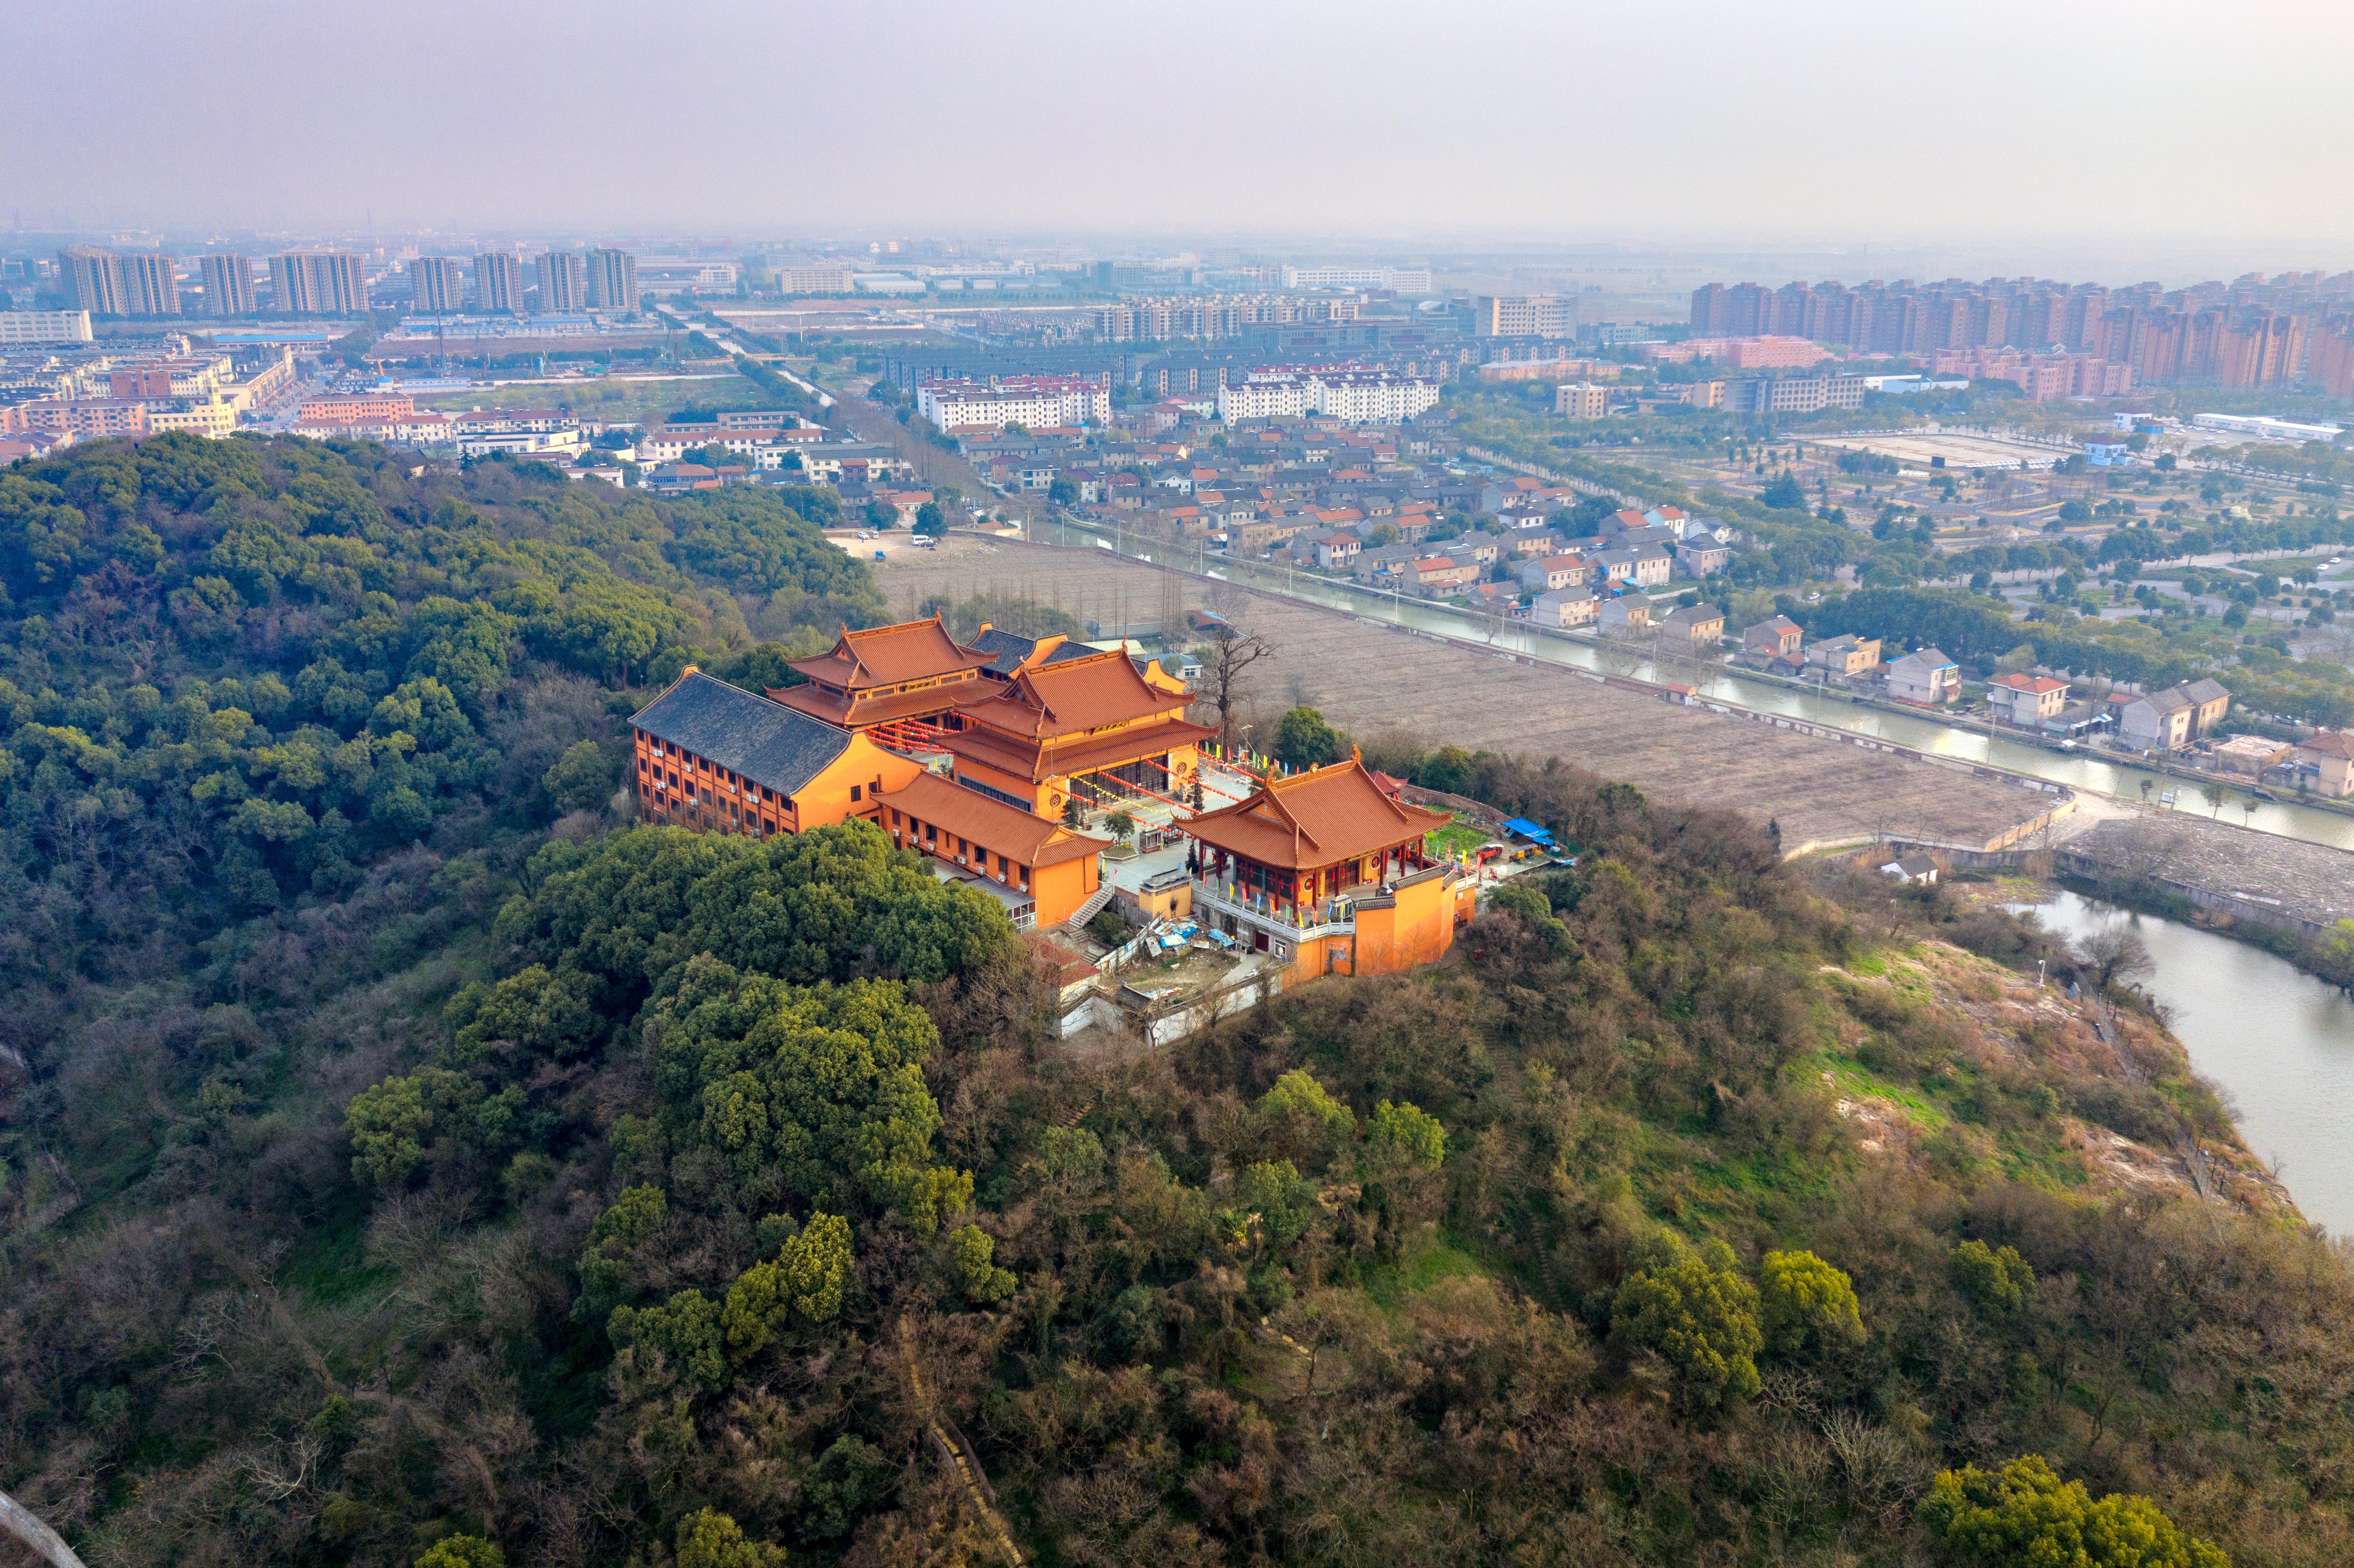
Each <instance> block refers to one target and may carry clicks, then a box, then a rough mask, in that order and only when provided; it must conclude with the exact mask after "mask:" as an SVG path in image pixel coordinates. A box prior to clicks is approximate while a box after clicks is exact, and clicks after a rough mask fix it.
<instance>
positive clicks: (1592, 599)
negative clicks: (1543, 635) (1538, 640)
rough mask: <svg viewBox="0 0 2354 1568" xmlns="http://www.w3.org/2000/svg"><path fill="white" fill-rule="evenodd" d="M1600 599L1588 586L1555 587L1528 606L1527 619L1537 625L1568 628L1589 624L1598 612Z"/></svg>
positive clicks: (1592, 622) (1591, 623)
mask: <svg viewBox="0 0 2354 1568" xmlns="http://www.w3.org/2000/svg"><path fill="white" fill-rule="evenodd" d="M1600 608H1601V600H1600V599H1598V598H1597V597H1596V594H1595V592H1594V590H1593V589H1592V588H1557V589H1555V590H1553V592H1551V593H1542V594H1539V595H1538V596H1537V597H1536V599H1535V600H1534V602H1532V604H1531V605H1530V606H1529V616H1528V618H1529V620H1532V622H1534V623H1535V624H1537V625H1539V626H1553V627H1560V628H1562V629H1564V630H1568V629H1571V628H1575V627H1580V626H1591V625H1593V624H1594V621H1595V617H1596V614H1597V613H1599V610H1600Z"/></svg>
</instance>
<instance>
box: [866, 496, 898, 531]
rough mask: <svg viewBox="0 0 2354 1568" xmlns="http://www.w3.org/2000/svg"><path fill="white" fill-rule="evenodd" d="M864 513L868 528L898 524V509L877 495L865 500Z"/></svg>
mask: <svg viewBox="0 0 2354 1568" xmlns="http://www.w3.org/2000/svg"><path fill="white" fill-rule="evenodd" d="M864 515H865V518H866V525H867V526H868V527H869V528H896V527H897V526H898V525H899V509H898V508H897V507H896V506H894V505H892V504H891V503H889V502H887V501H885V500H884V499H883V498H882V497H881V496H879V495H877V496H874V497H872V498H871V499H869V500H868V501H867V503H866V511H865V514H864Z"/></svg>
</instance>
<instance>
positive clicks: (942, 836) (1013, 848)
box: [875, 773, 1111, 930]
mask: <svg viewBox="0 0 2354 1568" xmlns="http://www.w3.org/2000/svg"><path fill="white" fill-rule="evenodd" d="M875 821H876V823H877V825H879V826H880V827H881V828H882V829H883V831H884V832H886V833H889V834H890V835H891V842H893V843H894V844H896V845H899V846H901V847H903V848H907V849H916V850H921V851H923V852H924V853H926V854H928V855H930V856H931V857H932V858H933V859H934V860H935V861H937V862H939V863H942V864H947V865H955V866H961V867H964V868H966V869H968V870H970V871H971V872H973V873H974V874H977V875H978V876H980V877H981V878H983V879H985V880H986V881H987V882H989V883H991V884H993V885H994V886H993V887H991V888H990V889H988V890H987V891H990V892H991V893H992V894H993V895H996V896H997V897H998V898H999V899H1000V901H1001V902H1002V903H1004V904H1005V906H1006V912H1007V913H1008V914H1009V915H1011V916H1013V924H1014V925H1015V927H1018V928H1021V929H1024V930H1027V929H1029V928H1031V927H1033V926H1037V927H1046V926H1059V925H1061V924H1062V923H1063V922H1065V921H1066V920H1069V919H1071V918H1073V917H1074V916H1078V917H1081V918H1084V917H1085V916H1084V915H1082V911H1085V912H1086V913H1087V914H1092V913H1093V912H1094V910H1093V909H1089V908H1088V904H1089V901H1090V900H1091V899H1093V900H1094V901H1095V908H1101V907H1102V906H1103V901H1102V900H1100V899H1096V898H1095V895H1096V893H1097V890H1098V889H1100V888H1101V887H1102V886H1103V852H1104V851H1105V850H1107V849H1109V848H1110V847H1111V841H1110V840H1108V839H1097V838H1089V837H1087V835H1086V834H1084V833H1079V832H1073V831H1072V830H1071V829H1069V828H1066V827H1065V826H1063V824H1062V823H1060V822H1050V821H1045V820H1044V818H1041V817H1034V816H1033V815H1031V814H1030V813H1029V812H1027V811H1024V810H1019V809H1017V808H1015V807H1013V806H1008V805H1006V804H1004V803H1003V802H1002V801H998V800H991V799H990V798H989V797H988V796H986V795H983V794H981V793H979V792H978V791H976V790H972V789H966V788H965V787H964V786H963V785H961V784H953V783H950V782H949V780H948V779H943V778H941V777H940V776H939V775H938V774H937V773H918V774H917V775H916V777H915V778H914V779H910V780H909V781H908V782H907V785H906V786H905V787H903V788H901V789H890V790H885V792H884V794H883V809H882V810H881V811H880V812H879V813H878V814H877V815H876V817H875Z"/></svg>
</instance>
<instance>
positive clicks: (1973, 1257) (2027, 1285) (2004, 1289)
mask: <svg viewBox="0 0 2354 1568" xmlns="http://www.w3.org/2000/svg"><path fill="white" fill-rule="evenodd" d="M1946 1271H1947V1272H1948V1273H1949V1274H1951V1275H1952V1276H1953V1280H1954V1284H1955V1287H1956V1288H1957V1289H1959V1290H1960V1291H1961V1293H1962V1294H1963V1295H1964V1296H1965V1297H1967V1298H1969V1300H1970V1301H1971V1303H1972V1304H1973V1305H1975V1306H1977V1307H1978V1308H1980V1309H1981V1310H1983V1311H1986V1312H1988V1313H1990V1314H1993V1315H1994V1316H1997V1317H2007V1316H2009V1315H2010V1314H2012V1313H2015V1312H2018V1311H2020V1310H2022V1309H2023V1308H2025V1307H2026V1306H2027V1301H2028V1298H2029V1297H2030V1296H2031V1295H2033V1294H2034V1291H2035V1270H2034V1269H2032V1268H2031V1267H2029V1266H2028V1264H2027V1260H2026V1259H2025V1258H2023V1257H2021V1256H2020V1255H2019V1252H2018V1249H2017V1248H2015V1247H2008V1246H2004V1247H1990V1246H1988V1245H1987V1244H1986V1243H1984V1242H1982V1241H1978V1240H1970V1241H1966V1242H1963V1243H1962V1244H1961V1245H1958V1246H1956V1247H1955V1248H1954V1250H1953V1251H1952V1252H1951V1253H1949V1254H1947V1255H1946Z"/></svg>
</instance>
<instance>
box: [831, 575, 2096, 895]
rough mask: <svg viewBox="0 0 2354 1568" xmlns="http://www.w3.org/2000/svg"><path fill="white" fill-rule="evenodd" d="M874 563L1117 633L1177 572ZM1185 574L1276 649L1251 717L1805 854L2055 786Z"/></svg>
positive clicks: (1992, 831)
mask: <svg viewBox="0 0 2354 1568" xmlns="http://www.w3.org/2000/svg"><path fill="white" fill-rule="evenodd" d="M875 575H876V577H877V579H878V581H879V582H880V583H881V585H882V587H883V589H884V591H885V594H886V595H887V596H888V597H889V599H890V603H891V608H892V609H893V611H894V612H896V613H899V614H912V613H913V612H914V610H915V609H916V607H917V604H918V603H919V602H921V600H922V599H924V598H925V596H927V595H929V594H934V593H946V594H948V595H949V597H950V598H952V599H968V598H970V597H972V596H974V595H976V594H981V593H991V594H1002V595H1009V596H1016V597H1028V598H1030V599H1035V600H1037V601H1038V602H1040V603H1042V604H1049V605H1054V606H1056V607H1057V608H1059V609H1065V610H1067V611H1069V612H1070V613H1071V614H1073V615H1075V616H1076V617H1078V618H1079V619H1080V620H1096V621H1098V622H1101V623H1102V624H1103V626H1104V627H1105V628H1106V630H1107V632H1109V630H1110V629H1112V628H1115V627H1119V626H1137V625H1140V624H1143V623H1157V621H1158V620H1159V619H1160V614H1161V602H1162V598H1161V596H1162V592H1163V582H1164V580H1165V579H1164V576H1163V574H1161V572H1159V571H1157V570H1156V569H1154V568H1153V567H1147V566H1142V565H1140V564H1137V563H1134V562H1128V561H1122V560H1118V559H1114V558H1113V557H1111V556H1110V555H1109V554H1108V552H1105V551H1100V550H1081V549H1059V548H1055V547H1052V546H1041V545H1021V544H1013V543H994V544H989V545H984V544H982V543H981V542H980V541H978V540H975V539H972V538H970V537H966V538H960V539H955V540H952V541H949V543H948V544H946V545H945V546H943V547H942V548H941V549H940V550H939V551H938V552H928V551H908V552H906V553H904V554H901V553H897V552H895V553H894V554H893V556H892V558H891V560H889V561H888V562H886V563H878V564H877V565H876V567H875ZM1178 581H1179V582H1180V584H1181V585H1182V595H1183V599H1184V603H1185V605H1186V607H1187V608H1189V609H1193V608H1199V607H1202V606H1204V604H1205V603H1206V602H1207V600H1206V599H1205V590H1208V591H1210V592H1214V593H1215V594H1216V595H1217V596H1218V600H1219V602H1218V604H1217V605H1216V608H1217V609H1219V610H1220V611H1221V612H1222V613H1225V614H1227V615H1228V616H1229V617H1230V618H1232V619H1233V620H1235V621H1236V622H1237V623H1238V624H1240V625H1242V626H1243V627H1245V628H1246V630H1252V631H1256V632H1259V633H1261V634H1263V635H1265V636H1267V638H1269V639H1270V640H1272V641H1274V642H1275V644H1276V645H1277V649H1278V652H1277V654H1276V656H1275V657H1274V658H1272V659H1270V660H1267V662H1264V663H1262V664H1260V665H1259V666H1258V667H1257V670H1255V671H1254V672H1253V673H1254V676H1258V675H1259V672H1261V671H1263V672H1265V674H1264V676H1263V677H1260V678H1258V679H1257V680H1256V682H1255V686H1254V689H1253V690H1252V692H1251V693H1250V697H1251V703H1250V712H1249V715H1248V716H1249V718H1250V719H1251V720H1252V722H1254V723H1255V724H1256V725H1257V726H1259V728H1260V729H1261V731H1262V733H1264V734H1267V735H1270V736H1271V735H1272V733H1273V729H1274V725H1275V721H1276V720H1277V719H1278V718H1279V717H1280V716H1281V715H1282V714H1283V712H1284V710H1285V709H1286V708H1288V707H1290V706H1292V705H1295V704H1298V703H1307V704H1310V705H1313V706H1316V707H1318V708H1320V709H1322V710H1323V712H1324V714H1325V715H1326V717H1328V718H1329V719H1331V721H1332V723H1334V724H1335V725H1337V726H1340V727H1341V728H1343V729H1346V730H1349V731H1351V732H1352V733H1353V734H1356V735H1359V736H1374V735H1384V734H1398V735H1403V736H1413V737H1415V738H1416V739H1418V740H1421V741H1423V742H1425V743H1426V744H1428V745H1432V746H1437V745H1444V744H1451V745H1456V746H1461V747H1467V748H1470V749H1481V748H1485V749H1488V750H1493V751H1502V752H1515V753H1520V754H1522V755H1526V756H1533V757H1547V756H1557V757H1560V758H1562V759H1563V760H1564V761H1566V762H1569V763H1572V764H1575V766H1577V767H1580V768H1586V769H1588V770H1590V771H1592V772H1595V773H1599V774H1602V775H1604V776H1605V777H1607V778H1611V779H1626V780H1628V781H1629V782H1631V783H1633V784H1635V785H1636V786H1637V787H1638V788H1639V789H1643V790H1645V791H1646V792H1647V793H1650V794H1654V795H1658V796H1661V797H1665V798H1679V799H1681V800H1688V801H1691V802H1695V803H1702V804H1707V805H1716V806H1727V807H1731V808H1733V809H1734V810H1739V811H1741V812H1743V813H1744V814H1746V815H1748V816H1751V817H1754V818H1755V819H1757V820H1758V821H1768V820H1771V821H1776V822H1778V823H1779V824H1780V826H1781V830H1782V842H1784V843H1785V844H1786V845H1788V846H1791V847H1793V848H1796V847H1797V846H1799V845H1803V844H1807V843H1809V842H1816V843H1824V842H1841V841H1853V840H1855V839H1857V838H1860V837H1869V836H1870V835H1872V834H1874V833H1886V834H1893V835H1901V836H1917V837H1921V838H1925V839H1932V840H1938V841H1946V842H1956V843H1968V844H1978V843H1986V842H1991V841H1992V840H1994V839H1996V838H1998V837H1999V836H2000V835H2002V834H2003V833H2005V832H2009V830H2010V829H2012V828H2014V827H2016V826H2017V825H2018V824H2020V823H2021V822H2024V821H2029V820H2030V819H2031V818H2033V817H2035V816H2036V815H2038V814H2039V813H2041V811H2043V810H2046V809H2048V808H2049V807H2050V806H2051V805H2052V797H2051V796H2050V795H2045V794H2039V793H2034V792H2031V791H2029V790H2026V789H2020V788H2019V787H2017V786H2015V785H2011V784H2008V783H2004V782H2002V781H2000V780H1998V779H1980V778H1975V777H1972V776H1971V775H1969V774H1967V773H1964V772H1960V771H1957V770H1956V769H1954V768H1946V767H1939V766H1935V765H1933V764H1928V763H1923V762H1915V761H1912V760H1910V759H1907V758H1901V757H1896V756H1893V755H1890V754H1887V753H1884V752H1880V751H1868V750H1865V749H1863V748H1861V747H1856V746H1851V745H1847V744H1843V743H1841V742H1838V741H1831V740H1823V739H1818V738H1816V737H1814V736H1807V735H1802V734H1797V733H1793V732H1791V731H1788V730H1781V729H1776V728H1773V727H1771V726H1766V725H1762V724H1758V723H1755V722H1754V721H1750V720H1745V719H1738V718H1731V717H1726V716H1724V715H1717V714H1712V713H1710V712H1708V711H1707V710H1706V709H1704V708H1689V707H1679V706H1674V705H1670V704H1668V703H1666V702H1663V701H1662V700H1660V699H1659V698H1658V697H1654V696H1651V695H1649V694H1645V693H1642V692H1636V691H1628V690H1623V689H1620V688H1617V687H1612V686H1606V685H1603V684H1601V683H1598V682H1596V681H1594V680H1592V679H1589V678H1586V677H1585V676H1581V675H1576V674H1572V673H1567V672H1565V671H1560V670H1555V669H1551V668H1547V667H1544V666H1530V665H1524V664H1520V663H1517V662H1512V661H1511V660H1510V659H1508V658H1504V657H1500V656H1498V655H1494V654H1490V653H1485V652H1479V651H1477V650H1473V649H1467V648H1458V647H1455V646H1452V645H1450V644H1447V643H1443V642H1439V641H1434V640H1432V639H1430V638H1426V637H1418V636H1415V635H1412V634H1410V633H1408V632H1405V631H1402V630H1395V629H1394V628H1391V627H1387V626H1384V625H1378V624H1369V623H1367V622H1364V621H1361V620H1357V619H1355V618H1354V617H1352V616H1350V615H1346V614H1343V613H1341V611H1338V610H1331V609H1322V608H1320V607H1318V606H1313V605H1304V604H1299V603H1297V602H1294V601H1291V600H1287V599H1278V598H1271V597H1268V596H1267V595H1263V594H1258V593H1254V592H1252V591H1250V590H1248V589H1245V588H1231V587H1229V586H1227V585H1224V584H1208V583H1203V582H1200V581H1197V580H1194V579H1192V578H1184V577H1181V578H1179V579H1178Z"/></svg>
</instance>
